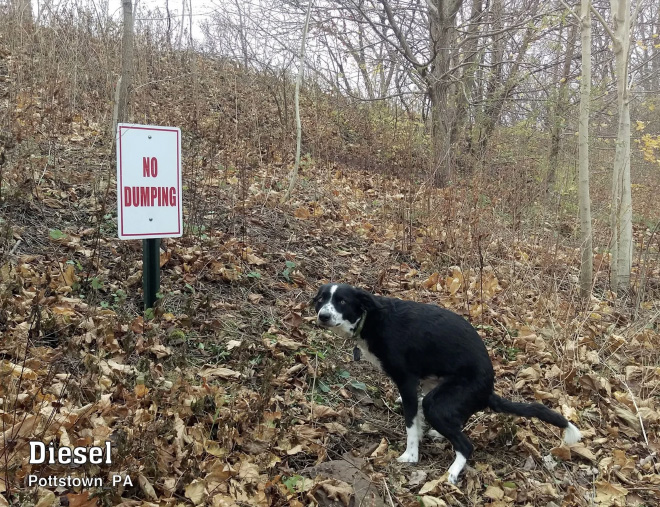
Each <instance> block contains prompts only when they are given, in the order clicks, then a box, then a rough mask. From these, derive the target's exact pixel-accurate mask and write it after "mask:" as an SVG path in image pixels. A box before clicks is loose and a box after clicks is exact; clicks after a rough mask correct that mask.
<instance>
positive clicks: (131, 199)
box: [124, 187, 176, 208]
mask: <svg viewBox="0 0 660 507" xmlns="http://www.w3.org/2000/svg"><path fill="white" fill-rule="evenodd" d="M124 206H126V207H129V206H133V207H135V208H137V207H140V206H176V188H174V187H124Z"/></svg>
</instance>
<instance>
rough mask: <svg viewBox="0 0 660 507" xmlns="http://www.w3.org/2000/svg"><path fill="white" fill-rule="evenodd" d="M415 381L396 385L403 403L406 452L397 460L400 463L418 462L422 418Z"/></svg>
mask: <svg viewBox="0 0 660 507" xmlns="http://www.w3.org/2000/svg"><path fill="white" fill-rule="evenodd" d="M417 382H418V381H417V380H415V381H412V380H408V381H407V382H405V383H401V384H399V383H397V387H398V388H399V393H400V394H401V399H402V403H403V415H404V417H405V420H406V450H405V452H404V453H403V454H402V455H401V456H399V457H398V458H397V461H399V462H401V463H417V461H419V442H420V440H421V438H422V435H423V428H422V423H423V419H424V416H423V414H422V411H421V410H420V406H419V400H418V398H417Z"/></svg>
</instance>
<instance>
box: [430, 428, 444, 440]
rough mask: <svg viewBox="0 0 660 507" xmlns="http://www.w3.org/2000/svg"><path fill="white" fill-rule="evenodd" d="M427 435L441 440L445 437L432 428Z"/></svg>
mask: <svg viewBox="0 0 660 507" xmlns="http://www.w3.org/2000/svg"><path fill="white" fill-rule="evenodd" d="M426 435H427V436H429V437H431V438H439V439H444V438H445V436H444V435H443V434H442V433H439V432H438V431H437V430H434V429H433V428H431V429H430V430H428V431H427V432H426Z"/></svg>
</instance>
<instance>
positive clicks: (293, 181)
mask: <svg viewBox="0 0 660 507" xmlns="http://www.w3.org/2000/svg"><path fill="white" fill-rule="evenodd" d="M311 11H312V0H309V5H308V6H307V15H306V16H305V25H304V26H303V32H302V39H301V41H300V57H299V59H298V75H297V76H296V91H295V98H294V101H295V108H296V129H297V140H296V161H295V163H294V166H293V170H292V171H291V176H290V179H289V188H288V190H287V191H286V194H284V197H283V199H282V200H283V201H284V200H287V199H288V198H289V196H290V195H291V192H293V189H294V187H295V186H296V180H297V179H298V167H299V166H300V145H301V144H302V125H301V123H300V85H301V84H302V79H303V71H304V69H305V42H306V40H307V29H308V28H309V16H310V13H311Z"/></svg>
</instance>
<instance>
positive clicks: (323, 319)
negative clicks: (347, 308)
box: [319, 313, 330, 324]
mask: <svg viewBox="0 0 660 507" xmlns="http://www.w3.org/2000/svg"><path fill="white" fill-rule="evenodd" d="M329 320H330V314H329V313H319V321H321V322H323V323H324V324H325V323H327V322H328V321H329Z"/></svg>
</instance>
